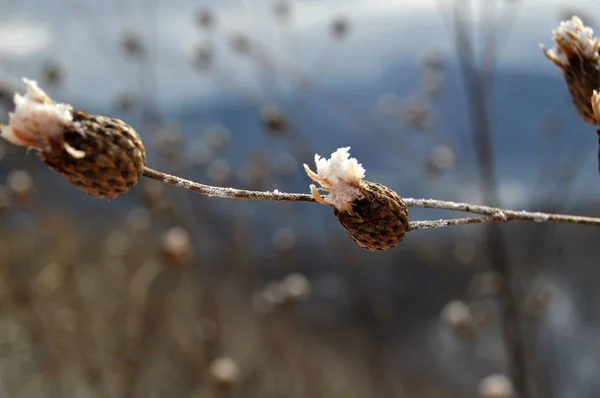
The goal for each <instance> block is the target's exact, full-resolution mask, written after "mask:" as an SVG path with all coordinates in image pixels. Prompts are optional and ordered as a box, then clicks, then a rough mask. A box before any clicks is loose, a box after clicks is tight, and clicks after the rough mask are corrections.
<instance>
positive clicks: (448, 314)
mask: <svg viewBox="0 0 600 398" xmlns="http://www.w3.org/2000/svg"><path fill="white" fill-rule="evenodd" d="M442 320H443V321H444V322H445V323H446V324H447V325H448V326H449V327H450V329H451V330H452V332H453V333H454V335H455V336H457V337H470V336H471V335H472V332H473V319H472V317H471V309H470V307H469V305H468V304H467V303H465V302H464V301H459V300H454V301H450V302H448V303H447V304H446V305H445V306H444V308H443V309H442Z"/></svg>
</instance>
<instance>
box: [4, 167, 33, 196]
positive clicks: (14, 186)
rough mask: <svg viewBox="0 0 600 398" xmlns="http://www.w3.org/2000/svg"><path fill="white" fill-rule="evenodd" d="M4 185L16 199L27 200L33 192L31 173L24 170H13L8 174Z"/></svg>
mask: <svg viewBox="0 0 600 398" xmlns="http://www.w3.org/2000/svg"><path fill="white" fill-rule="evenodd" d="M6 185H7V186H8V189H9V192H10V194H11V195H12V196H13V197H14V198H15V199H17V200H27V199H29V198H31V195H32V194H33V192H34V182H33V178H32V177H31V174H30V173H29V172H28V171H25V170H13V171H11V172H10V173H9V174H8V177H7V181H6Z"/></svg>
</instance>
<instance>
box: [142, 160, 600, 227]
mask: <svg viewBox="0 0 600 398" xmlns="http://www.w3.org/2000/svg"><path fill="white" fill-rule="evenodd" d="M144 176H145V177H148V178H151V179H153V180H157V181H161V182H163V183H165V184H169V185H172V186H175V187H179V188H184V189H187V190H188V191H192V192H196V193H199V194H201V195H206V196H216V197H220V198H228V199H246V200H262V201H276V202H315V199H314V198H313V197H312V195H309V194H303V193H285V192H279V191H277V190H275V191H250V190H246V189H236V188H223V187H214V186H211V185H205V184H201V183H198V182H194V181H190V180H186V179H184V178H181V177H177V176H174V175H170V174H166V173H163V172H160V171H156V170H153V169H151V168H149V167H145V168H144ZM404 202H405V203H406V205H407V206H408V207H412V208H421V209H438V210H450V211H459V212H464V213H472V214H480V215H482V216H485V217H472V218H458V219H450V220H436V221H413V222H412V223H411V227H410V230H415V229H428V228H441V227H448V226H453V225H465V224H481V223H486V222H496V223H503V222H509V221H532V222H559V223H567V224H580V225H594V226H598V227H600V218H595V217H584V216H575V215H568V214H551V213H541V212H531V211H519V210H508V209H501V208H498V207H490V206H480V205H474V204H470V203H459V202H449V201H445V200H436V199H415V198H404Z"/></svg>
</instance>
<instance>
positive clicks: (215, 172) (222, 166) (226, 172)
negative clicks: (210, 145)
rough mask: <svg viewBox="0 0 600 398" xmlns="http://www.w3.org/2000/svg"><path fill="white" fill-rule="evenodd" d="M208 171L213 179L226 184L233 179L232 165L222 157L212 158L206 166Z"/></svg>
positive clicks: (209, 176)
mask: <svg viewBox="0 0 600 398" xmlns="http://www.w3.org/2000/svg"><path fill="white" fill-rule="evenodd" d="M206 173H207V175H208V178H209V179H211V180H212V181H214V182H216V183H219V184H224V183H226V182H228V181H229V180H230V179H231V165H230V164H229V162H228V161H227V160H225V159H222V158H216V159H212V160H211V161H209V162H208V165H207V166H206Z"/></svg>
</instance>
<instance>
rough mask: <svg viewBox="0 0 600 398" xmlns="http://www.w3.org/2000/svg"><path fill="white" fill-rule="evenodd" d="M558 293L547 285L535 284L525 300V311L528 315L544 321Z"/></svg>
mask: <svg viewBox="0 0 600 398" xmlns="http://www.w3.org/2000/svg"><path fill="white" fill-rule="evenodd" d="M555 295H556V292H555V291H554V289H552V286H551V285H549V284H547V283H541V282H538V283H535V284H534V285H533V286H532V288H531V290H530V292H529V294H528V295H527V297H526V298H525V311H526V313H527V314H528V315H530V316H532V317H534V318H537V319H543V318H544V317H545V316H546V314H547V313H548V310H549V309H550V306H551V305H552V300H553V299H554V298H555Z"/></svg>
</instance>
